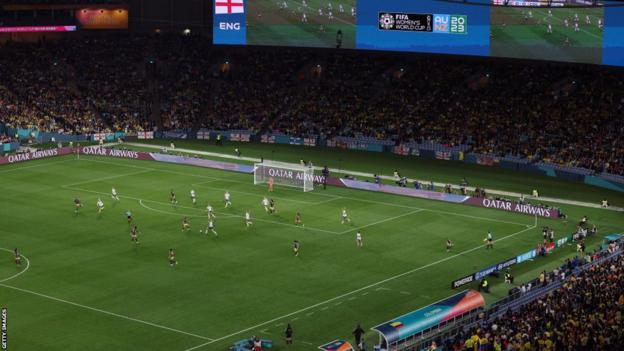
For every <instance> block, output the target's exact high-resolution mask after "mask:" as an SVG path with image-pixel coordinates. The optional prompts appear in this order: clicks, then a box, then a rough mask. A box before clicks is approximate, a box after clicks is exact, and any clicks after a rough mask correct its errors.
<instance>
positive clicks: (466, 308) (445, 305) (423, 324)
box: [372, 290, 485, 345]
mask: <svg viewBox="0 0 624 351" xmlns="http://www.w3.org/2000/svg"><path fill="white" fill-rule="evenodd" d="M483 306H485V299H484V298H483V296H482V295H481V294H480V293H478V292H477V291H475V290H466V291H463V292H461V293H459V294H456V295H453V296H451V297H449V298H447V299H444V300H442V301H439V302H436V303H434V304H431V305H429V306H427V307H423V308H421V309H419V310H416V311H414V312H411V313H408V314H406V315H403V316H401V317H398V318H395V319H393V320H390V321H388V322H386V323H383V324H380V325H378V326H376V327H374V328H372V329H373V330H375V331H377V332H378V333H380V334H382V336H383V337H384V339H385V340H386V341H387V342H388V345H390V344H393V343H396V342H399V341H401V340H404V339H406V338H409V337H411V336H414V335H417V334H419V333H420V332H422V331H424V330H426V329H429V328H432V327H435V326H436V325H438V324H440V323H441V322H444V321H448V320H450V319H452V318H454V317H456V316H459V315H462V314H464V313H466V312H470V311H473V310H475V309H477V308H480V307H483Z"/></svg>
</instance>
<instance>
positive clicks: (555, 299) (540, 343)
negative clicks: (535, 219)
mask: <svg viewBox="0 0 624 351" xmlns="http://www.w3.org/2000/svg"><path fill="white" fill-rule="evenodd" d="M613 245H614V244H612V245H611V246H610V247H609V250H608V251H605V252H601V253H599V252H594V253H592V254H588V255H587V256H588V257H585V258H575V259H573V260H567V261H566V262H565V264H563V265H562V266H561V267H560V268H558V269H556V270H555V271H554V272H552V273H550V274H546V273H541V274H540V278H539V282H540V283H539V284H548V283H549V281H554V280H562V281H564V283H563V285H562V286H561V287H560V288H558V289H556V290H554V291H553V292H551V293H549V294H548V295H546V296H543V297H542V298H540V299H538V300H535V301H533V302H531V303H529V304H527V305H524V306H522V307H520V308H519V309H518V310H515V311H511V310H509V311H507V312H505V314H504V315H502V316H501V317H499V318H497V319H495V320H493V321H489V322H487V323H482V324H481V325H479V326H477V327H474V328H473V329H472V330H470V331H467V332H466V333H463V334H462V335H459V336H457V337H456V338H454V339H450V340H448V341H447V342H445V343H444V346H445V347H444V348H445V349H446V350H457V351H459V350H486V351H489V350H509V351H512V350H513V351H522V350H525V351H529V350H535V351H554V350H570V351H572V350H586V351H593V350H602V351H612V350H613V351H615V350H620V349H621V345H624V332H623V329H622V326H623V325H624V321H623V320H622V310H623V308H624V284H623V281H624V280H623V279H624V256H622V255H618V256H617V257H615V258H612V259H609V260H605V261H603V262H601V263H598V264H595V265H594V266H592V267H591V268H590V269H588V270H585V271H582V272H580V273H575V274H573V271H574V269H575V268H576V267H578V266H580V265H582V264H584V263H586V262H590V261H595V260H597V259H599V258H600V257H601V256H604V255H606V254H608V253H613V252H615V251H617V247H612V246H613ZM523 289H525V288H523Z"/></svg>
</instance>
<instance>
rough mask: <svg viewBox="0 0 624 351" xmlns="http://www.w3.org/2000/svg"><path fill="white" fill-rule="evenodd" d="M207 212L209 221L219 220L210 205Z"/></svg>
mask: <svg viewBox="0 0 624 351" xmlns="http://www.w3.org/2000/svg"><path fill="white" fill-rule="evenodd" d="M206 211H207V212H208V219H213V218H217V217H216V216H215V215H214V212H213V209H212V206H210V204H208V206H207V207H206Z"/></svg>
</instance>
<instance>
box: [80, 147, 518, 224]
mask: <svg viewBox="0 0 624 351" xmlns="http://www.w3.org/2000/svg"><path fill="white" fill-rule="evenodd" d="M81 161H83V159H81ZM84 161H89V162H99V163H105V164H113V165H117V166H124V167H132V168H141V169H146V170H147V169H150V170H153V171H155V172H166V173H173V174H179V175H188V176H195V177H201V178H209V179H214V180H224V181H230V182H234V183H240V184H248V183H247V182H241V181H236V180H231V179H225V178H218V177H211V176H201V175H196V174H190V173H183V172H176V171H169V170H162V169H158V168H147V167H140V166H134V165H125V164H119V163H114V162H108V161H101V160H84ZM204 183H205V182H204ZM199 184H202V183H195V184H192V185H199ZM200 186H201V185H200ZM206 188H207V187H206ZM213 189H216V188H213ZM280 189H281V190H290V191H296V192H298V193H300V192H301V190H295V189H289V188H280ZM76 190H79V189H76ZM84 191H86V190H84ZM232 192H234V191H232ZM241 193H242V192H241ZM254 195H255V194H254ZM314 195H319V196H326V197H331V198H332V199H331V201H333V200H338V199H346V200H353V201H360V202H368V203H373V204H377V205H387V206H393V207H400V208H408V209H413V210H425V211H430V212H434V213H443V214H448V215H453V216H460V217H466V218H472V219H480V220H484V221H490V222H498V223H505V224H515V225H521V226H527V224H526V223H518V222H511V221H504V220H499V219H495V218H489V217H479V216H472V215H466V214H462V213H456V212H449V211H442V210H433V209H428V208H422V207H415V206H409V205H399V204H395V203H392V202H384V201H376V200H368V199H362V198H357V197H348V196H338V195H328V194H322V193H315V194H314ZM289 201H293V200H292V199H289ZM297 201H301V202H303V201H302V200H297ZM327 202H330V200H325V201H317V202H308V203H309V204H311V205H320V204H323V203H327Z"/></svg>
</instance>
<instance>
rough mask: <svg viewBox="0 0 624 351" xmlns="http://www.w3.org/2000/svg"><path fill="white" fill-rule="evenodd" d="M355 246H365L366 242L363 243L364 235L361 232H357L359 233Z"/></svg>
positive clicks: (356, 236)
mask: <svg viewBox="0 0 624 351" xmlns="http://www.w3.org/2000/svg"><path fill="white" fill-rule="evenodd" d="M355 244H356V245H357V247H362V246H364V242H363V241H362V233H361V232H360V231H359V230H358V231H357V233H355Z"/></svg>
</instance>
